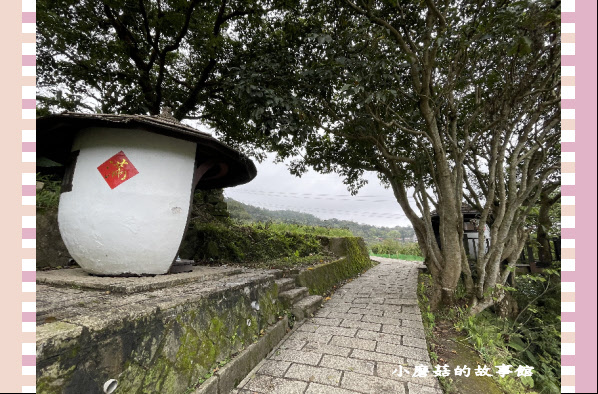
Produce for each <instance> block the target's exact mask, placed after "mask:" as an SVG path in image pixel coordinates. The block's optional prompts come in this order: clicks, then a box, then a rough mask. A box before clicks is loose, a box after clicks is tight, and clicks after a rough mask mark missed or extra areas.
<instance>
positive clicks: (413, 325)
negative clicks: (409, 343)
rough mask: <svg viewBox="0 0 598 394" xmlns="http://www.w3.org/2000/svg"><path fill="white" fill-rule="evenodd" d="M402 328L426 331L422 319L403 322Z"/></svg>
mask: <svg viewBox="0 0 598 394" xmlns="http://www.w3.org/2000/svg"><path fill="white" fill-rule="evenodd" d="M401 326H403V327H411V328H418V329H422V330H423V329H424V325H423V323H422V321H421V319H419V320H403V321H402V322H401Z"/></svg>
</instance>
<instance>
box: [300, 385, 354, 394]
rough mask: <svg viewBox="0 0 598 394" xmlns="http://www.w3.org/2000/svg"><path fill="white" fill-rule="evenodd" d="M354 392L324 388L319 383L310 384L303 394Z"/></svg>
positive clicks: (343, 393) (350, 393) (351, 392)
mask: <svg viewBox="0 0 598 394" xmlns="http://www.w3.org/2000/svg"><path fill="white" fill-rule="evenodd" d="M353 393H355V391H351V390H345V389H341V388H338V387H332V386H325V385H323V384H319V383H310V384H309V386H308V387H307V391H306V392H305V394H353Z"/></svg>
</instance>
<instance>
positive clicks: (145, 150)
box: [37, 113, 256, 275]
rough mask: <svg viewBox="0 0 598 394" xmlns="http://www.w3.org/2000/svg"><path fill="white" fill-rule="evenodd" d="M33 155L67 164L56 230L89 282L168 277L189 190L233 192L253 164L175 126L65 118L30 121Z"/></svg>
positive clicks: (146, 119)
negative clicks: (92, 276) (105, 277)
mask: <svg viewBox="0 0 598 394" xmlns="http://www.w3.org/2000/svg"><path fill="white" fill-rule="evenodd" d="M37 134H38V137H37V151H38V153H37V154H38V156H44V157H47V158H49V159H51V160H54V161H57V162H59V163H62V164H65V165H66V171H65V175H64V179H63V183H62V189H61V195H60V202H59V208H58V225H59V229H60V234H61V236H62V239H63V240H64V243H65V245H66V247H67V249H68V251H69V253H70V254H71V256H72V257H73V258H74V259H75V261H76V262H77V263H78V264H79V265H80V266H81V267H82V268H83V269H84V270H86V271H87V272H89V273H92V274H95V275H156V274H165V273H167V272H168V270H169V268H170V266H171V264H172V263H173V261H174V260H175V259H176V256H177V252H178V249H179V246H180V244H181V241H182V239H183V235H184V233H185V230H186V228H187V225H188V219H189V212H190V205H191V202H192V199H193V193H194V191H195V189H214V188H223V187H229V186H235V185H240V184H243V183H247V182H249V181H251V180H252V179H253V178H254V177H255V176H256V169H255V165H254V164H253V162H252V161H251V160H250V159H248V158H247V157H246V156H245V155H243V154H241V153H240V152H238V151H236V150H234V149H232V148H230V147H228V146H226V145H225V144H223V143H221V142H219V141H218V140H216V139H215V138H213V137H212V136H210V135H208V134H206V133H202V132H200V131H198V130H196V129H194V128H192V127H189V126H186V125H184V124H181V123H179V122H177V121H176V120H173V119H168V118H165V117H161V116H146V115H108V114H79V113H63V114H60V115H50V116H46V117H43V118H39V119H38V120H37Z"/></svg>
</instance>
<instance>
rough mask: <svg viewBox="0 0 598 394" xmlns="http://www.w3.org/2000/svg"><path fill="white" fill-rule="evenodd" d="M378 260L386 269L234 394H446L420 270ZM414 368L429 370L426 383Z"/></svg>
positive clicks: (339, 298)
mask: <svg viewBox="0 0 598 394" xmlns="http://www.w3.org/2000/svg"><path fill="white" fill-rule="evenodd" d="M374 259H376V260H377V261H380V264H379V265H377V266H376V267H374V268H372V269H370V270H369V271H368V272H366V273H365V274H364V275H362V276H361V277H359V278H357V279H355V280H353V281H352V282H350V283H348V284H346V285H345V286H343V287H342V288H340V289H338V290H337V291H336V293H335V294H334V295H333V296H332V298H331V299H330V300H329V301H327V302H325V303H324V306H323V307H322V308H321V309H320V310H319V311H318V312H316V314H315V316H314V317H312V318H308V319H306V320H304V322H302V323H301V324H300V325H299V326H298V327H297V329H296V330H295V331H294V332H293V333H292V334H291V335H289V336H288V337H287V338H286V339H285V340H284V341H283V342H282V343H281V344H280V347H279V348H278V349H277V350H275V351H274V352H273V354H271V355H270V356H269V357H268V358H267V359H266V360H264V361H263V362H262V363H261V364H260V365H258V367H257V368H256V370H254V371H253V372H252V374H250V376H248V377H247V378H246V379H245V380H244V381H243V382H241V384H240V385H239V387H238V391H237V390H235V392H237V393H239V394H241V393H243V394H246V393H276V394H291V393H299V394H314V393H330V394H337V393H338V394H344V393H347V394H348V393H407V394H419V393H422V394H424V393H425V394H428V393H440V394H441V393H442V391H441V390H440V388H439V387H440V386H439V383H438V381H437V379H436V378H435V377H434V375H433V374H432V372H431V371H432V367H431V365H430V359H429V357H428V352H427V350H426V340H425V336H424V327H423V324H422V321H421V314H420V311H419V307H418V306H417V294H416V289H417V275H418V267H419V263H415V262H408V261H397V260H391V259H386V258H374ZM415 365H425V366H427V367H428V368H429V372H428V374H427V377H412V376H411V375H412V374H413V372H414V366H415ZM401 368H402V376H400V375H401V373H400V372H401Z"/></svg>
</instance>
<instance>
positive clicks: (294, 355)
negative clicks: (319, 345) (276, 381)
mask: <svg viewBox="0 0 598 394" xmlns="http://www.w3.org/2000/svg"><path fill="white" fill-rule="evenodd" d="M321 358H322V354H320V353H314V352H304V351H303V350H290V349H279V350H277V351H276V352H274V354H273V355H272V360H280V361H290V362H293V363H301V364H309V365H318V363H319V362H320V359H321Z"/></svg>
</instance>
